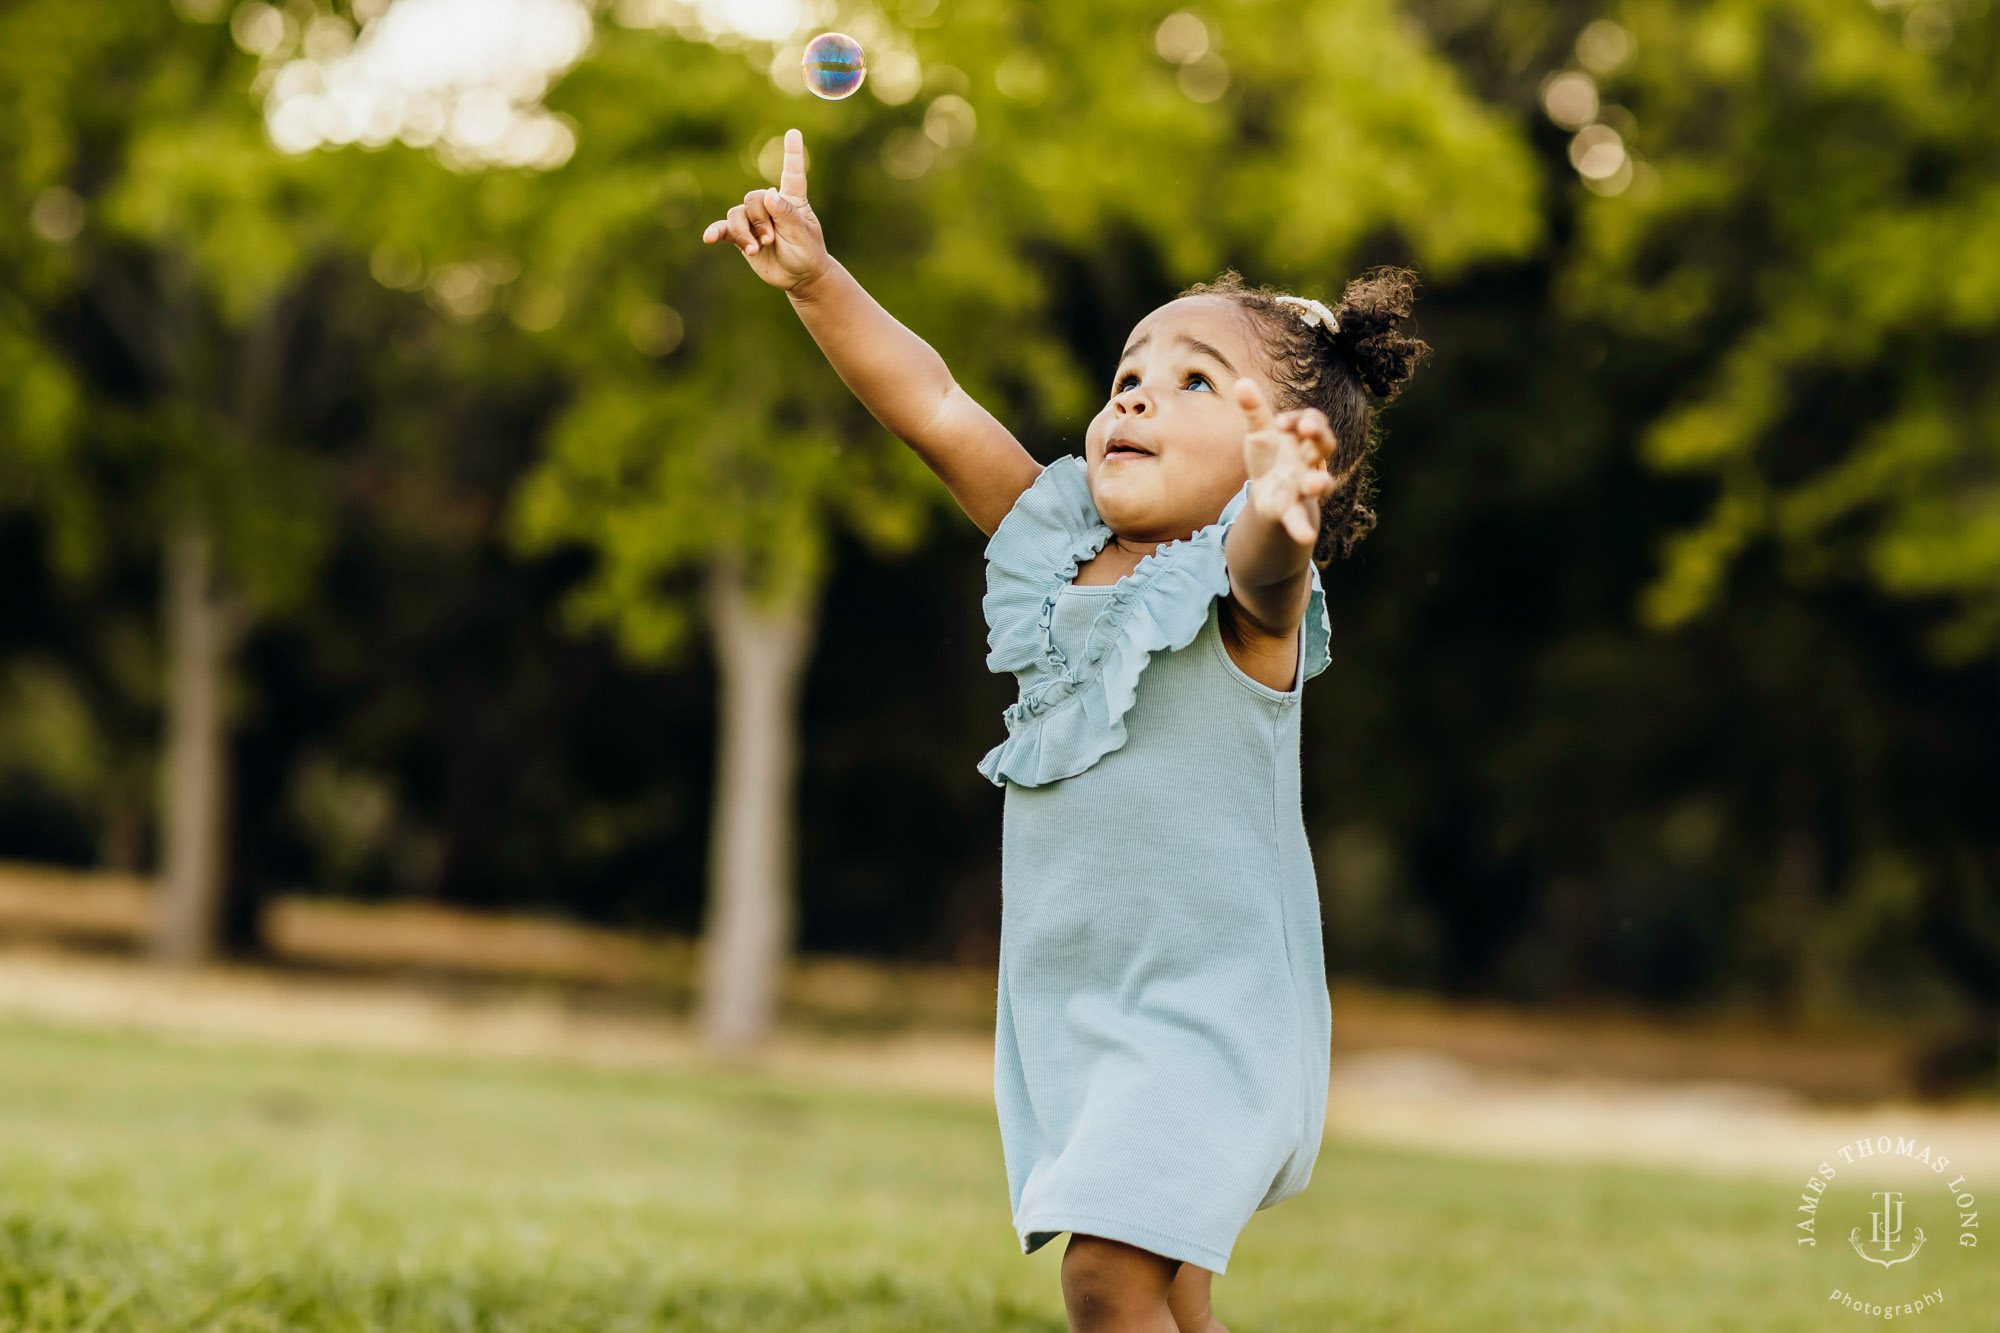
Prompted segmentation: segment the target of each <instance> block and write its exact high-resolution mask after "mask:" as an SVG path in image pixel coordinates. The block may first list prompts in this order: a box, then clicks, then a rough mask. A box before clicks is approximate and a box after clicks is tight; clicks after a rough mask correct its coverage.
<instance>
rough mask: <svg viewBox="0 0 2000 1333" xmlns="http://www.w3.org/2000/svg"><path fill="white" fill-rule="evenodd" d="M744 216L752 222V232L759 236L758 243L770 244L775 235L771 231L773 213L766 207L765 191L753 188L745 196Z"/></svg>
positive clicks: (753, 234)
mask: <svg viewBox="0 0 2000 1333" xmlns="http://www.w3.org/2000/svg"><path fill="white" fill-rule="evenodd" d="M743 216H744V219H745V220H746V221H748V222H749V224H750V234H751V235H752V236H755V237H756V238H757V244H759V245H769V244H770V243H771V242H772V241H773V240H774V239H775V237H774V236H773V235H772V233H771V214H770V211H769V210H768V209H766V208H765V207H764V192H763V191H762V190H752V191H750V193H748V194H746V195H744V196H743Z"/></svg>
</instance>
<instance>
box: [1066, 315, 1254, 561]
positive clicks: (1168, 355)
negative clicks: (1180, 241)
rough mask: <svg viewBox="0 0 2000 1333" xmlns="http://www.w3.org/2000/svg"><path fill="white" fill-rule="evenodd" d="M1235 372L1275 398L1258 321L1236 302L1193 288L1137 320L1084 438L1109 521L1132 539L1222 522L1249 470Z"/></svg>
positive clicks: (1165, 537) (1096, 492)
mask: <svg viewBox="0 0 2000 1333" xmlns="http://www.w3.org/2000/svg"><path fill="white" fill-rule="evenodd" d="M1238 379H1249V380H1251V381H1253V382H1254V383H1255V384H1256V385H1257V388H1258V389H1259V391H1261V392H1262V393H1263V395H1264V401H1265V402H1266V403H1271V404H1273V405H1275V403H1276V401H1277V395H1276V391H1275V390H1274V389H1273V387H1272V384H1271V379H1270V374H1269V372H1268V370H1267V369H1266V365H1265V353H1264V351H1263V349H1262V348H1261V346H1259V344H1258V342H1257V340H1256V334H1255V326H1254V325H1253V324H1252V323H1251V316H1250V314H1249V312H1248V311H1246V310H1244V309H1243V307H1242V306H1240V305H1238V304H1236V303H1235V302H1234V301H1231V300H1229V299H1228V298H1226V297H1221V296H1186V297H1182V298H1181V299H1180V300H1178V301H1170V302H1168V303H1167V304H1166V305H1163V306H1161V307H1160V308H1159V309H1158V310H1155V311H1154V312H1153V313H1152V314H1150V315H1148V316H1146V317H1145V318H1144V319H1142V320H1140V321H1139V323H1138V324H1137V325H1136V326H1135V327H1134V328H1133V330H1132V335H1131V337H1129V338H1128V339H1126V342H1125V351H1124V354H1123V357H1122V358H1121V359H1120V361H1119V362H1118V369H1117V371H1116V372H1115V373H1114V375H1113V377H1112V383H1111V398H1110V401H1108V402H1107V403H1105V405H1104V407H1103V408H1102V410H1100V411H1099V412H1098V414H1097V415H1096V416H1095V417H1093V418H1092V419H1091V422H1090V429H1089V430H1088V431H1086V432H1085V434H1084V439H1083V445H1084V463H1085V465H1086V468H1087V471H1088V476H1089V480H1090V496H1091V500H1092V501H1093V502H1094V503H1095V504H1096V506H1097V512H1098V516H1099V517H1100V518H1102V519H1103V520H1104V522H1105V525H1106V526H1107V527H1109V528H1110V529H1111V530H1112V531H1113V532H1115V533H1117V534H1118V535H1119V536H1120V537H1123V538H1124V539H1125V540H1127V541H1133V542H1167V541H1175V540H1178V539H1180V538H1183V537H1186V536H1188V535H1190V534H1191V533H1193V532H1194V530H1195V529H1196V528H1200V527H1205V526H1207V525H1208V524H1210V523H1213V522H1215V520H1216V519H1217V518H1218V517H1219V516H1220V515H1221V513H1222V507H1223V506H1224V505H1226V504H1228V503H1229V501H1230V498H1231V497H1232V496H1234V495H1235V494H1236V492H1237V491H1239V490H1241V489H1242V488H1243V483H1244V482H1245V481H1246V480H1247V479H1248V478H1249V475H1250V474H1249V473H1248V471H1246V470H1245V467H1244V462H1243V436H1244V433H1245V431H1246V430H1248V428H1249V427H1248V423H1247V422H1246V421H1245V420H1244V417H1243V410H1242V408H1240V407H1238V406H1237V404H1236V395H1235V390H1234V386H1235V384H1236V381H1237V380H1238ZM1121 446H1136V447H1137V448H1139V449H1141V450H1144V451H1145V452H1143V453H1133V452H1130V451H1129V450H1127V449H1124V448H1122V447H1121Z"/></svg>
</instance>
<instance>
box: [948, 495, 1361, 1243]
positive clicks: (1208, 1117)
mask: <svg viewBox="0 0 2000 1333" xmlns="http://www.w3.org/2000/svg"><path fill="white" fill-rule="evenodd" d="M1252 484H1253V483H1251V482H1245V483H1244V485H1243V488H1242V489H1241V490H1239V491H1238V492H1237V493H1236V495H1235V497H1234V498H1232V499H1231V500H1230V502H1229V504H1228V505H1227V507H1225V508H1224V509H1223V511H1222V516H1221V518H1220V519H1219V520H1218V521H1216V522H1215V523H1213V524H1210V525H1209V526H1207V527H1205V528H1202V529H1201V530H1199V531H1198V532H1196V533H1195V534H1194V535H1193V536H1191V537H1187V538H1184V539H1182V540H1180V541H1174V542H1167V543H1165V544H1163V545H1161V546H1160V547H1159V548H1158V549H1157V550H1155V551H1154V552H1153V553H1152V554H1151V555H1148V556H1146V557H1145V558H1144V559H1142V560H1141V561H1140V562H1139V564H1138V566H1137V568H1135V569H1134V570H1133V571H1132V572H1131V573H1130V574H1127V575H1126V576H1125V577H1124V578H1122V579H1120V580H1119V581H1118V582H1117V583H1116V584H1114V585H1112V586H1110V587H1093V588H1075V587H1071V586H1069V583H1070V580H1071V579H1073V578H1075V577H1076V571H1077V567H1078V566H1079V565H1080V564H1081V563H1082V562H1083V561H1085V560H1087V559H1089V558H1090V557H1091V556H1093V555H1095V554H1096V553H1097V552H1098V551H1099V550H1100V549H1101V548H1102V547H1103V546H1104V544H1105V542H1106V541H1108V540H1109V539H1110V537H1111V530H1110V529H1109V528H1108V527H1106V526H1105V525H1104V523H1103V521H1102V520H1101V519H1100V518H1099V517H1098V514H1097V509H1096V506H1095V505H1094V504H1093V503H1092V501H1091V498H1090V489H1089V485H1088V482H1087V480H1086V473H1085V469H1084V461H1083V460H1082V459H1081V458H1078V457H1076V456H1074V455H1068V456H1065V457H1063V458H1059V459H1057V460H1056V461H1055V462H1053V463H1051V464H1050V465H1049V466H1048V467H1046V468H1044V469H1043V471H1042V473H1041V475H1040V476H1038V477H1037V478H1036V479H1035V481H1034V484H1033V485H1031V486H1029V487H1028V489H1027V490H1026V491H1024V492H1022V494H1021V496H1020V497H1019V498H1018V499H1017V500H1016V501H1015V502H1014V507H1013V508H1012V509H1011V510H1010V511H1008V514H1007V517H1006V518H1005V519H1004V520H1003V521H1002V522H1001V524H1000V526H999V528H998V529H997V530H996V531H995V532H994V534H993V537H992V540H991V541H989V542H988V543H987V546H986V560H987V564H986V588H987V591H986V596H985V598H984V600H983V603H982V604H983V606H984V608H985V611H986V623H987V628H988V634H987V645H988V647H989V648H990V649H991V652H990V653H989V654H988V656H987V659H986V665H987V666H988V668H989V669H991V670H993V671H996V672H1000V671H1011V672H1013V673H1015V675H1016V676H1017V677H1018V678H1019V680H1020V684H1021V696H1020V699H1019V701H1018V702H1016V703H1015V704H1014V705H1013V706H1011V707H1010V708H1008V710H1007V712H1006V714H1005V719H1006V723H1007V732H1008V736H1007V739H1006V741H1004V742H1003V743H1001V744H1000V745H998V746H996V747H994V749H993V750H992V751H991V752H989V753H988V754H987V755H986V757H985V758H984V759H983V760H981V761H980V764H979V771H980V772H981V773H984V774H985V775H986V776H987V777H988V778H989V779H991V780H992V781H993V782H994V783H995V784H996V785H1000V786H1004V787H1005V788H1006V792H1007V795H1006V802H1005V806H1004V811H1005V813H1004V818H1003V831H1002V836H1001V872H1000V873H1001V921H1000V982H999V1009H998V1016H997V1021H996V1025H995V1032H994V1036H995V1044H994V1058H993V1098H994V1102H995V1104H996V1106H997V1108H998V1111H999V1116H1000V1141H1001V1147H1002V1151H1003V1153H1004V1156H1005V1158H1006V1167H1007V1189H1008V1193H1009V1195H1010V1196H1011V1199H1012V1203H1013V1210H1014V1230H1015V1232H1016V1233H1017V1234H1018V1235H1019V1236H1020V1240H1021V1252H1022V1253H1023V1254H1032V1253H1033V1252H1034V1251H1036V1250H1037V1249H1039V1248H1041V1247H1042V1246H1043V1245H1045V1244H1047V1243H1048V1242H1049V1241H1050V1240H1052V1239H1053V1238H1054V1237H1055V1236H1057V1235H1059V1234H1060V1233H1062V1232H1064V1231H1078V1232H1083V1233H1085V1234H1087V1235H1095V1236H1105V1237H1108V1238H1110V1239H1112V1240H1120V1241H1124V1242H1126V1243H1127V1244H1131V1245H1136V1246H1139V1247H1140V1248H1142V1249H1146V1250H1151V1251H1152V1252H1153V1253H1155V1254H1160V1255H1164V1256H1166V1257H1167V1258H1170V1259H1181V1260H1185V1261H1187V1262H1189V1263H1192V1264H1195V1265H1197V1266H1199V1267H1202V1268H1206V1269H1208V1270H1209V1271H1211V1272H1214V1273H1221V1272H1223V1271H1224V1270H1225V1269H1226V1268H1227V1267H1228V1264H1229V1253H1230V1250H1231V1249H1232V1247H1233V1246H1234V1245H1235V1243H1236V1237H1237V1234H1238V1233H1239V1232H1240V1231H1241V1230H1242V1229H1243V1226H1244V1224H1245V1223H1247V1222H1248V1221H1249V1220H1250V1217H1251V1214H1253V1213H1254V1212H1256V1211H1257V1210H1258V1209H1260V1208H1267V1207H1269V1206H1270V1205H1272V1204H1274V1203H1276V1202H1278V1201H1279V1200H1280V1199H1285V1198H1289V1197H1290V1196H1292V1195H1294V1194H1296V1193H1298V1192H1299V1191H1300V1190H1301V1189H1304V1188H1305V1184H1306V1181H1307V1180H1308V1179H1309V1178H1310V1177H1311V1175H1312V1166H1313V1162H1314V1160H1315V1159H1316V1158H1317V1156H1318V1154H1319V1144H1320V1136H1321V1132H1322V1130H1323V1128H1324V1125H1325V1119H1326V1093H1327V1063H1328V1055H1329V1047H1330V1045H1331V1042H1332V1014H1331V1011H1330V1006H1329V1004H1328V1000H1327V987H1326V963H1325V959H1324V957H1323V955H1322V952H1321V944H1320V912H1319V890H1318V885H1317V883H1316V881H1315V879H1314V876H1313V865H1312V857H1311V853H1310V851H1309V849H1308V847H1307V845H1306V832H1305V822H1304V818H1303V816H1302V815H1301V813H1300V808H1299V700H1300V694H1301V690H1302V687H1303V685H1304V683H1305V681H1306V680H1307V679H1309V678H1311V677H1313V676H1315V675H1318V674H1319V673H1320V672H1321V671H1322V670H1324V669H1325V668H1326V665H1327V662H1328V660H1329V658H1328V641H1329V639H1330V637H1331V627H1330V626H1329V624H1328V621H1327V616H1326V598H1325V596H1324V594H1323V592H1322V590H1321V587H1320V579H1319V571H1318V569H1317V568H1312V574H1311V579H1312V599H1311V602H1310V604H1309V605H1308V607H1307V608H1306V615H1305V620H1304V625H1303V629H1304V632H1303V633H1302V634H1300V636H1299V638H1300V647H1299V671H1298V674H1297V676H1296V677H1295V679H1294V682H1293V686H1292V689H1291V690H1290V691H1287V692H1280V691H1278V690H1274V689H1271V688H1270V687H1268V686H1266V685H1262V684H1260V683H1258V682H1257V681H1254V680H1252V679H1251V678H1250V677H1249V676H1248V675H1246V674H1245V673H1244V672H1243V670H1242V669H1241V668H1240V667H1238V666H1237V665H1236V663H1235V662H1234V660H1232V659H1231V658H1230V656H1229V653H1228V650H1227V649H1226V648H1225V647H1224V646H1223V643H1222V639H1221V637H1220V634H1219V630H1218V625H1217V621H1216V609H1217V607H1218V606H1219V605H1220V603H1219V602H1218V601H1217V599H1218V598H1219V597H1221V596H1223V595H1225V594H1226V593H1227V592H1228V591H1229V574H1228V570H1227V568H1226V566H1225V565H1224V562H1223V550H1222V539H1223V535H1224V533H1226V532H1227V531H1228V529H1229V524H1230V522H1231V521H1232V520H1233V519H1234V518H1235V517H1236V515H1237V513H1238V512H1239V511H1240V510H1241V509H1242V507H1243V505H1244V504H1245V503H1246V502H1247V500H1248V499H1249V494H1250V486H1251V485H1252ZM1309 568H1311V566H1309ZM1142 673H1143V674H1142ZM1142 679H1143V686H1142Z"/></svg>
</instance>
